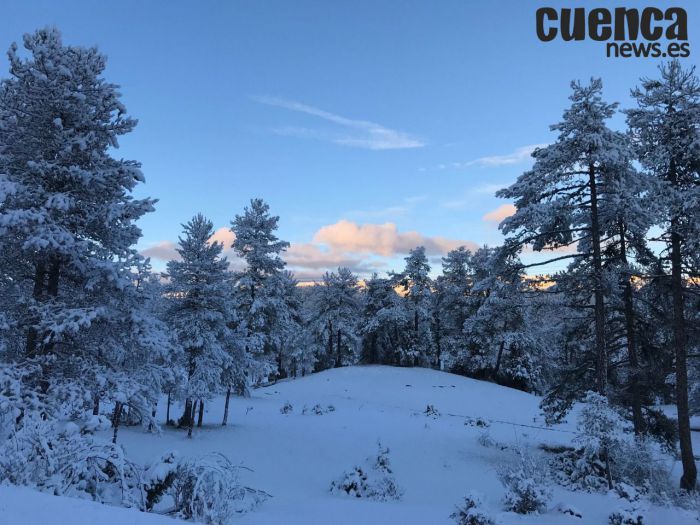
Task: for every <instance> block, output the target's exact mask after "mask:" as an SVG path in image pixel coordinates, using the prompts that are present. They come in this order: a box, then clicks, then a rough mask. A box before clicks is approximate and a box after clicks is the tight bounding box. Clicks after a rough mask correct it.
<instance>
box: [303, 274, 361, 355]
mask: <svg viewBox="0 0 700 525" xmlns="http://www.w3.org/2000/svg"><path fill="white" fill-rule="evenodd" d="M310 303H311V304H310V307H309V320H308V323H309V326H310V328H311V330H312V331H313V333H314V334H315V336H316V344H317V348H318V349H319V350H321V349H322V350H321V351H320V352H319V353H320V356H319V362H318V366H319V367H320V368H321V369H323V368H331V367H341V366H348V365H354V364H355V363H356V362H357V360H358V353H359V352H358V347H359V342H360V336H359V331H360V328H359V318H360V312H361V302H360V295H359V290H358V284H357V277H356V276H355V275H353V273H352V272H351V271H350V269H349V268H344V267H341V268H338V272H337V273H335V272H330V273H329V272H326V273H325V275H324V276H323V280H322V283H321V284H320V285H317V286H315V287H314V289H313V293H312V295H311V297H310Z"/></svg>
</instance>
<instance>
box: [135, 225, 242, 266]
mask: <svg viewBox="0 0 700 525" xmlns="http://www.w3.org/2000/svg"><path fill="white" fill-rule="evenodd" d="M235 238H236V236H235V234H234V233H233V232H232V231H231V230H229V229H228V228H226V227H224V228H219V229H218V230H216V231H215V232H214V234H213V235H212V236H211V237H210V238H209V242H218V243H220V244H222V245H223V253H222V255H224V256H226V257H227V258H228V260H229V261H230V262H231V263H232V264H235V263H234V260H235V259H237V256H236V254H235V253H234V252H233V250H232V249H231V244H233V241H234V239H235ZM141 255H144V256H146V257H150V258H152V259H158V260H161V261H166V262H167V261H179V260H180V259H181V257H180V254H179V253H177V244H176V243H174V242H172V241H160V242H158V243H156V244H154V245H153V246H150V247H148V248H145V249H143V250H141Z"/></svg>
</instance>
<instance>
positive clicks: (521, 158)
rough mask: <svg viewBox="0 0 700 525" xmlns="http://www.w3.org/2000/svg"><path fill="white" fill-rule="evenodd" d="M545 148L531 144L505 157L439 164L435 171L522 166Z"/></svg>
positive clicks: (542, 145)
mask: <svg viewBox="0 0 700 525" xmlns="http://www.w3.org/2000/svg"><path fill="white" fill-rule="evenodd" d="M545 146H547V144H530V145H528V146H522V147H520V148H516V149H514V150H513V151H511V152H510V153H506V154H504V155H491V156H487V157H479V158H477V159H472V160H468V161H463V162H445V163H442V164H438V165H437V166H435V167H434V168H433V169H436V170H448V169H456V170H458V169H464V168H471V167H473V166H478V167H481V168H493V167H498V166H511V165H515V164H522V163H524V162H527V161H530V160H531V159H532V152H533V151H535V150H536V149H537V148H544V147H545ZM419 170H420V171H426V169H425V168H419Z"/></svg>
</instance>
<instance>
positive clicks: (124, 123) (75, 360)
mask: <svg viewBox="0 0 700 525" xmlns="http://www.w3.org/2000/svg"><path fill="white" fill-rule="evenodd" d="M24 47H25V49H26V51H27V56H26V58H23V57H22V56H21V55H20V53H19V51H18V48H17V45H15V44H13V45H12V47H11V48H10V51H9V59H10V77H9V78H8V79H6V80H3V81H2V83H1V84H0V174H2V175H0V239H1V240H0V244H1V245H2V250H0V251H2V253H3V255H2V258H3V260H2V276H1V277H0V287H2V295H3V296H5V294H7V296H6V299H9V301H10V302H9V303H8V304H7V306H8V308H7V309H6V310H4V312H5V319H6V320H5V321H3V322H4V323H6V325H7V328H8V330H7V333H6V335H5V341H6V342H5V346H7V347H8V350H9V351H10V352H8V354H7V355H8V356H12V358H13V359H22V358H26V359H28V360H33V361H37V362H40V363H41V368H40V370H41V373H40V374H39V375H38V376H37V377H36V379H37V384H38V388H40V389H41V390H42V391H43V392H44V393H49V395H51V396H57V397H60V396H61V395H63V394H65V393H66V392H67V391H68V390H70V391H71V392H73V394H71V395H74V393H75V392H76V391H84V393H85V395H84V398H85V399H89V398H90V397H92V398H96V395H97V394H98V392H97V390H98V389H100V390H101V392H102V395H104V396H110V397H111V399H112V400H114V401H116V402H117V404H119V403H125V404H128V403H131V402H136V401H135V399H134V398H131V399H130V397H129V396H130V395H131V394H134V395H136V394H138V397H139V398H140V399H144V397H143V395H142V394H143V393H144V392H147V394H148V396H147V397H149V399H153V398H155V397H157V395H158V392H154V391H152V390H150V389H151V388H156V385H154V384H152V383H151V384H150V385H149V381H150V380H149V379H147V378H145V377H144V376H140V377H138V375H134V374H132V373H131V371H133V370H134V367H135V368H136V369H139V368H140V367H141V366H145V367H150V366H151V365H154V364H155V363H156V362H157V361H158V360H159V359H160V358H159V356H158V355H157V353H156V354H155V355H152V352H154V351H156V349H157V348H167V334H164V333H163V330H162V329H161V328H162V327H160V326H159V325H158V323H157V322H156V320H154V319H153V318H152V317H151V316H150V313H149V312H148V311H147V310H145V309H144V308H143V307H142V304H143V295H142V294H143V291H142V290H141V289H140V288H139V285H138V282H142V281H143V279H144V278H145V276H146V275H147V274H148V269H147V268H146V267H145V266H144V261H143V260H142V258H141V257H140V256H139V254H138V253H137V252H136V250H135V248H134V245H135V243H136V242H137V240H138V239H139V237H140V235H141V231H140V229H139V228H138V227H137V226H136V224H135V221H136V220H137V219H139V218H140V217H141V216H142V215H143V214H145V213H147V212H150V211H152V210H153V204H154V202H155V201H153V200H151V199H142V200H138V199H134V198H133V196H132V191H133V190H134V188H135V187H136V186H137V185H138V184H139V183H140V182H143V180H144V178H143V174H142V173H141V170H140V166H139V164H138V163H137V162H134V161H127V160H117V159H115V158H113V157H112V156H111V152H112V150H113V149H114V148H117V147H118V138H119V137H120V136H122V135H124V134H127V133H129V132H130V131H131V130H132V129H133V128H134V126H135V125H136V121H135V120H134V119H132V118H130V117H129V116H128V115H127V112H126V108H125V107H124V106H123V105H122V103H121V102H120V100H119V99H120V94H119V92H118V89H117V86H116V85H114V84H111V83H109V82H107V81H106V80H105V79H104V78H103V76H102V74H103V72H104V69H105V63H106V59H105V57H104V56H103V55H101V54H100V53H99V52H98V51H97V49H95V48H82V47H73V46H66V45H64V44H63V42H62V40H61V36H60V34H59V32H58V31H57V30H56V29H42V30H39V31H37V32H35V33H33V34H28V35H25V36H24ZM144 381H145V382H144ZM95 401H96V399H93V404H94V405H97V403H96V402H95ZM77 408H82V407H77Z"/></svg>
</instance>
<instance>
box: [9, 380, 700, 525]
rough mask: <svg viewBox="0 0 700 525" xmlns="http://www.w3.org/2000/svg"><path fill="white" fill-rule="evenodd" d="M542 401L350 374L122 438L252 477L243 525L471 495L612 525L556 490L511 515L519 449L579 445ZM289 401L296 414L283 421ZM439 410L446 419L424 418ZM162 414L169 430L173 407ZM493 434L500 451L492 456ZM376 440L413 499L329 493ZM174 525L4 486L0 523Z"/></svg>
mask: <svg viewBox="0 0 700 525" xmlns="http://www.w3.org/2000/svg"><path fill="white" fill-rule="evenodd" d="M539 401H540V399H539V398H538V397H536V396H533V395H530V394H526V393H523V392H520V391H517V390H512V389H508V388H504V387H500V386H497V385H494V384H491V383H487V382H481V381H476V380H473V379H468V378H464V377H460V376H456V375H452V374H448V373H442V372H437V371H433V370H427V369H419V368H415V369H407V368H393V367H382V366H364V367H349V368H341V369H335V370H328V371H326V372H322V373H319V374H314V375H312V376H308V377H305V378H301V379H297V380H291V381H284V382H280V383H278V384H276V385H273V386H270V387H266V388H262V389H258V390H255V391H254V392H253V396H252V397H251V398H248V399H238V398H237V399H233V400H232V404H231V412H230V415H229V426H227V427H222V426H221V424H220V422H221V417H222V412H223V400H221V399H218V400H215V401H213V402H212V403H210V404H208V406H207V407H206V408H207V410H206V415H205V423H206V424H205V426H204V427H203V428H201V429H195V434H194V438H193V439H191V440H188V439H187V437H186V435H185V433H184V432H182V431H179V430H174V429H170V428H165V427H164V429H163V432H162V434H161V435H153V434H148V433H145V432H143V431H142V430H141V429H138V428H133V429H124V430H122V431H120V435H119V439H120V442H121V443H122V444H124V446H125V447H126V450H127V455H128V456H129V457H131V458H132V459H135V460H137V461H143V462H144V463H145V462H148V461H149V460H151V459H153V458H156V457H158V456H160V455H161V454H162V453H163V452H165V451H167V450H177V451H179V452H180V453H181V454H183V455H189V454H203V453H206V452H213V451H217V452H222V453H224V454H226V455H227V456H229V458H231V459H232V460H233V461H234V462H236V463H240V464H242V465H245V466H246V467H249V468H251V469H252V471H251V472H248V471H243V472H242V474H241V477H242V480H243V482H244V483H245V484H246V485H249V486H252V487H254V488H258V489H262V490H265V491H266V492H268V493H270V494H271V495H272V496H273V497H272V498H270V499H268V500H267V501H266V502H264V503H263V504H262V505H261V506H260V507H258V508H257V509H256V510H255V511H253V512H251V513H249V514H246V515H243V516H237V517H236V518H234V520H233V521H234V522H235V523H240V524H242V525H244V524H247V525H253V524H271V523H283V524H327V523H333V524H334V525H341V524H353V525H357V524H363V525H368V524H374V523H382V524H388V523H402V524H421V525H432V524H436V525H437V524H441V523H445V524H447V523H453V522H452V521H451V520H450V518H449V515H450V514H451V513H452V511H453V510H454V506H455V504H457V503H459V502H461V500H462V498H463V496H464V495H465V494H466V493H467V491H469V490H477V491H479V492H481V493H482V494H483V495H484V496H485V500H486V501H485V503H486V506H485V509H486V510H487V511H488V512H490V513H491V514H492V515H493V516H494V517H496V518H497V519H498V520H499V522H500V523H502V524H503V525H508V524H514V523H518V524H521V523H538V524H539V523H542V524H552V525H553V524H562V523H572V524H574V523H579V524H591V525H593V524H605V523H607V519H608V515H609V514H610V512H611V511H612V510H615V509H618V508H620V507H621V506H623V504H622V502H621V501H620V500H619V499H617V498H616V497H614V496H612V495H600V494H587V493H581V492H576V493H574V492H570V491H567V490H564V489H562V488H559V487H554V488H553V491H554V498H553V499H552V502H551V505H550V510H549V511H548V512H547V513H546V514H544V515H539V516H537V515H530V516H520V515H517V514H512V513H507V512H504V511H503V510H502V508H503V506H502V502H501V498H502V496H503V492H504V490H503V487H502V486H501V484H500V482H499V481H498V477H497V468H498V466H499V465H502V464H505V463H508V462H509V461H513V460H514V458H515V452H514V450H515V449H516V448H517V447H525V448H529V449H530V450H531V451H532V452H533V454H538V453H541V452H540V451H539V450H538V449H537V445H538V444H541V443H549V444H557V443H561V444H565V443H570V441H571V438H572V437H573V433H572V430H573V428H574V426H573V424H571V423H569V424H563V425H559V426H557V427H554V428H552V429H545V428H533V427H544V424H543V421H542V419H541V416H540V415H539V408H538V404H539ZM286 402H289V403H291V404H292V405H293V411H292V412H291V413H288V414H282V413H280V408H281V407H282V406H283V405H284V404H285V403H286ZM315 404H320V405H321V406H322V407H324V408H326V407H328V405H332V406H333V407H334V408H335V410H334V411H332V412H328V413H325V414H323V415H309V414H307V415H303V414H302V409H303V408H304V406H307V407H312V406H313V405H315ZM429 404H430V405H433V406H434V407H435V408H436V409H437V410H438V411H439V413H440V415H439V416H433V417H430V416H426V415H425V414H424V411H425V409H426V406H427V405H429ZM160 408H161V414H160V415H161V419H162V418H163V417H164V414H163V412H164V408H165V407H160ZM179 410H180V409H179V408H177V407H173V411H172V414H174V415H176V416H177V415H179ZM469 417H470V418H481V419H484V420H487V421H489V422H490V426H489V427H487V428H484V427H481V426H478V425H475V424H472V425H469V424H465V422H466V421H468V419H467V418H469ZM484 435H488V437H489V438H490V441H491V442H492V443H495V444H492V445H491V446H485V445H484V444H483V443H484V442H485V441H486V440H485V439H484ZM378 439H379V440H381V442H382V444H383V445H385V446H388V447H389V448H390V450H391V453H390V459H391V462H392V466H393V470H394V473H395V475H396V479H397V482H398V483H399V485H400V486H401V487H402V488H403V489H404V491H405V492H404V496H403V499H402V501H399V502H382V503H379V502H371V501H366V500H361V499H354V498H350V497H345V496H341V495H333V494H331V493H330V492H329V485H330V483H331V481H332V480H334V479H337V478H338V477H339V476H340V475H341V474H342V473H343V472H345V471H346V470H348V469H350V468H352V467H353V466H354V465H355V464H358V463H361V462H362V461H363V460H364V459H365V458H366V457H367V456H370V455H372V454H374V453H376V450H377V445H376V443H377V440H378ZM499 445H502V446H499ZM678 469H679V467H678V466H676V469H675V470H674V473H673V475H674V476H675V475H677V474H678V472H679V470H678ZM559 504H565V505H569V506H573V507H575V508H576V509H578V510H579V511H580V512H581V513H582V514H583V517H582V518H581V519H579V518H576V517H573V516H569V515H564V514H562V513H560V512H558V511H556V507H557V506H558V505H559ZM646 517H647V521H646V522H645V523H647V524H664V525H667V524H672V523H673V524H684V523H697V521H696V518H697V517H696V515H695V514H694V513H693V512H690V511H684V510H680V509H675V508H673V509H671V508H660V507H654V508H650V509H649V510H648V511H647V512H646ZM166 519H167V518H164V517H161V516H156V515H147V514H142V513H138V512H136V511H131V510H126V509H118V508H112V507H106V506H103V505H98V504H95V503H91V502H84V501H78V500H69V499H66V498H53V497H50V496H46V495H43V494H38V493H34V492H32V491H30V490H28V489H18V488H9V487H0V523H7V524H13V525H14V524H19V523H23V524H27V525H34V524H37V525H39V524H41V525H47V524H62V523H66V524H70V525H83V524H85V525H87V524H99V525H111V524H113V523H114V524H115V525H116V524H117V523H118V524H119V525H124V524H134V525H158V524H161V523H166V521H165V520H166ZM170 523H173V522H172V520H171V521H170Z"/></svg>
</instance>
